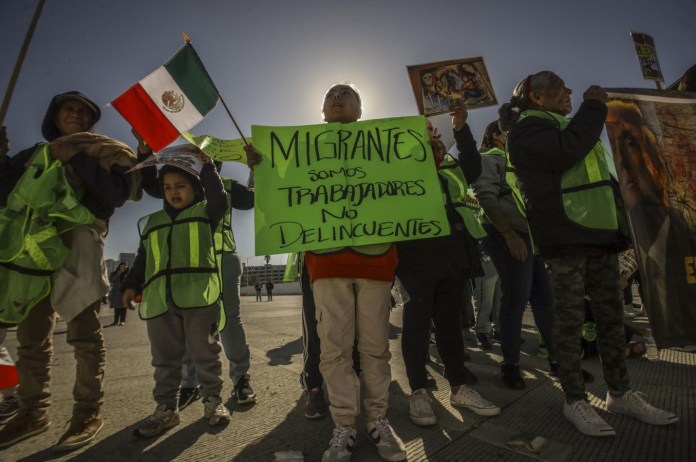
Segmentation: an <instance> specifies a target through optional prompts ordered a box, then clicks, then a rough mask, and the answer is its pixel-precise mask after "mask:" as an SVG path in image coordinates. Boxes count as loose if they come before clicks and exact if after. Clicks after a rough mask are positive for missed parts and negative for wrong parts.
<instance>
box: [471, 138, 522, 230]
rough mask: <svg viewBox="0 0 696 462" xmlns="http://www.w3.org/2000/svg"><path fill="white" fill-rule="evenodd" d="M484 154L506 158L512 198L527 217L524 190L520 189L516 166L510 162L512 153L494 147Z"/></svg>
mask: <svg viewBox="0 0 696 462" xmlns="http://www.w3.org/2000/svg"><path fill="white" fill-rule="evenodd" d="M481 155H482V156H490V155H493V156H499V157H502V158H503V159H505V184H506V185H507V187H508V188H509V189H510V193H511V194H512V198H513V200H514V201H515V205H516V206H517V210H518V211H519V212H520V213H521V214H522V216H523V217H524V218H525V219H526V218H527V208H526V207H525V205H524V198H523V196H522V191H520V187H519V184H518V180H517V173H516V172H515V167H513V166H512V164H511V163H510V155H509V154H508V153H507V152H506V151H503V150H502V149H500V148H492V149H489V150H488V151H484V152H482V153H481Z"/></svg>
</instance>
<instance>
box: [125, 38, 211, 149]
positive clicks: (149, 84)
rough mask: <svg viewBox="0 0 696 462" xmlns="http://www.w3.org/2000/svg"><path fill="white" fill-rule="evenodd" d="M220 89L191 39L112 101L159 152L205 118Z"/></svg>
mask: <svg viewBox="0 0 696 462" xmlns="http://www.w3.org/2000/svg"><path fill="white" fill-rule="evenodd" d="M217 101H218V91H217V89H216V88H215V84H214V83H213V81H212V80H211V79H210V76H209V75H208V72H207V71H206V70H205V67H203V63H201V60H200V58H199V57H198V54H196V51H195V50H194V49H193V47H192V46H191V44H190V43H188V42H187V43H186V45H185V46H184V47H183V48H182V49H181V50H179V51H178V52H177V53H176V54H175V55H174V56H173V57H172V58H171V59H170V60H169V61H168V62H167V63H166V64H165V65H164V66H162V67H160V68H159V69H157V70H156V71H154V72H153V73H152V74H150V75H148V76H147V77H145V78H144V79H142V80H140V81H139V82H138V83H136V84H135V85H133V86H132V87H130V88H129V89H128V90H127V91H126V92H125V93H123V94H122V95H121V96H119V97H118V98H116V99H115V100H113V101H112V102H111V104H112V105H113V106H114V108H116V110H117V111H118V112H119V113H120V114H121V115H122V116H123V118H124V119H126V120H127V121H128V123H130V125H131V126H132V127H133V128H134V129H135V131H137V132H138V134H140V136H142V137H143V139H144V140H145V141H146V142H147V144H149V145H150V147H151V148H152V150H153V151H155V152H158V151H160V150H162V149H163V148H165V147H166V146H167V145H169V144H170V143H171V142H172V141H174V140H175V139H177V138H178V137H179V135H180V134H181V133H184V132H186V131H187V130H189V129H191V128H193V127H194V126H195V125H196V124H198V122H200V121H201V120H203V117H205V116H206V114H208V113H209V112H210V111H211V110H212V109H213V108H214V107H215V105H216V104H217Z"/></svg>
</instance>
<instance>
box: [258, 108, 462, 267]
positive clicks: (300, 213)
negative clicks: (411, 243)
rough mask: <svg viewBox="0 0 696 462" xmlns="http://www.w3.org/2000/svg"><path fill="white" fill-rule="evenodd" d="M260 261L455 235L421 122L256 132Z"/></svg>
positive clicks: (411, 119) (417, 119) (408, 120)
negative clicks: (297, 253)
mask: <svg viewBox="0 0 696 462" xmlns="http://www.w3.org/2000/svg"><path fill="white" fill-rule="evenodd" d="M252 136H253V139H254V147H255V149H256V150H257V151H259V152H260V153H261V156H262V159H263V160H262V162H261V163H260V164H258V165H256V166H255V167H254V176H255V184H256V194H255V200H256V203H255V228H256V254H257V255H267V254H277V253H287V252H293V251H300V250H319V249H330V248H337V247H338V248H340V247H346V246H355V245H365V244H378V243H383V242H395V241H403V240H410V239H423V238H428V237H435V236H441V235H446V234H449V226H448V224H447V217H446V215H445V210H444V204H443V198H442V193H441V190H440V183H439V180H438V177H437V172H436V170H435V163H434V161H433V154H432V150H431V148H430V145H429V144H428V135H427V131H426V128H425V121H424V119H423V117H399V118H392V119H379V120H367V121H363V122H354V123H350V124H340V123H331V124H322V125H307V126H299V127H265V126H253V127H252Z"/></svg>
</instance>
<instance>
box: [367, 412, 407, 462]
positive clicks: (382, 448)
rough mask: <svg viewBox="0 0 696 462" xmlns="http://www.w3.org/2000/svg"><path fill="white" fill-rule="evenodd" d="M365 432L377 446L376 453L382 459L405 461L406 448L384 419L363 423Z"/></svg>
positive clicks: (379, 418)
mask: <svg viewBox="0 0 696 462" xmlns="http://www.w3.org/2000/svg"><path fill="white" fill-rule="evenodd" d="M365 431H367V435H368V436H369V437H370V439H371V440H372V442H373V443H375V445H376V446H377V452H379V455H380V457H381V458H382V459H384V460H389V461H395V462H396V461H401V460H406V446H404V442H403V441H401V438H399V437H398V436H396V433H394V429H393V428H392V427H391V425H389V421H388V420H387V418H386V417H378V418H377V419H376V420H373V421H371V422H370V421H368V422H365Z"/></svg>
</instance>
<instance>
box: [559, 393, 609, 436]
mask: <svg viewBox="0 0 696 462" xmlns="http://www.w3.org/2000/svg"><path fill="white" fill-rule="evenodd" d="M563 417H565V418H566V420H568V421H569V422H570V423H572V424H573V425H574V426H575V428H576V429H577V430H578V431H579V432H580V433H584V434H585V435H588V436H613V435H616V431H615V430H614V429H613V428H612V427H611V425H609V424H608V423H606V422H605V421H604V419H602V418H601V417H600V416H599V415H598V414H597V411H595V409H594V408H593V407H592V405H590V403H588V402H587V401H585V400H584V399H581V400H579V401H574V402H572V403H570V404H568V403H567V402H566V403H563Z"/></svg>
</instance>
